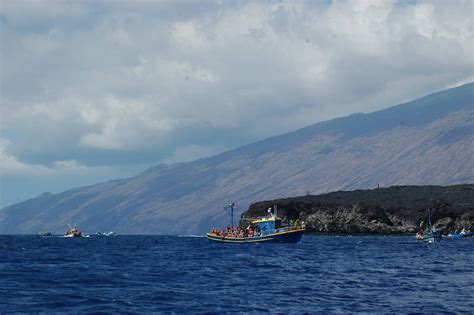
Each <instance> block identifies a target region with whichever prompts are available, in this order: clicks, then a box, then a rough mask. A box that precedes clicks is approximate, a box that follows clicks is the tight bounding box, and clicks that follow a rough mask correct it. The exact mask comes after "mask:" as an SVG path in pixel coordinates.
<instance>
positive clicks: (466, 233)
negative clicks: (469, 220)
mask: <svg viewBox="0 0 474 315" xmlns="http://www.w3.org/2000/svg"><path fill="white" fill-rule="evenodd" d="M448 237H453V238H467V237H472V232H471V231H470V230H468V229H466V228H463V229H462V230H461V232H458V231H455V232H454V233H450V234H448Z"/></svg>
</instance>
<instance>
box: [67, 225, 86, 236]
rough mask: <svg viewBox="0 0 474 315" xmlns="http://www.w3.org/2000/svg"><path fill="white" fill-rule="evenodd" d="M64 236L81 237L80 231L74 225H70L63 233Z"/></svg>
mask: <svg viewBox="0 0 474 315" xmlns="http://www.w3.org/2000/svg"><path fill="white" fill-rule="evenodd" d="M64 237H82V232H81V231H80V230H79V229H78V228H76V227H75V226H74V227H70V228H69V230H67V231H66V233H64Z"/></svg>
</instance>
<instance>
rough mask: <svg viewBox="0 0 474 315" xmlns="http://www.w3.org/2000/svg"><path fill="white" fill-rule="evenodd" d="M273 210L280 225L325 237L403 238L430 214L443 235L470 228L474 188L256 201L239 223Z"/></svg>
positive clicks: (429, 188) (391, 189)
mask: <svg viewBox="0 0 474 315" xmlns="http://www.w3.org/2000/svg"><path fill="white" fill-rule="evenodd" d="M275 206H276V207H277V209H278V216H279V217H281V218H282V219H283V221H291V220H303V221H304V222H305V224H306V228H307V232H308V233H314V234H327V235H406V234H412V233H415V232H416V230H417V228H418V226H419V224H420V222H421V221H424V222H427V220H428V212H430V213H431V219H432V223H433V225H434V226H435V227H436V228H437V229H438V230H440V231H441V232H442V233H443V234H447V233H449V232H452V231H453V230H455V229H456V228H458V227H461V226H463V227H464V226H465V227H472V226H474V184H462V185H453V186H392V187H387V188H377V189H371V190H354V191H337V192H331V193H327V194H322V195H307V196H301V197H294V198H285V199H275V200H267V201H261V202H256V203H254V204H252V205H250V207H249V209H248V210H247V211H246V212H244V213H242V215H241V224H245V223H246V222H248V221H249V220H251V219H254V218H257V217H260V216H264V215H266V213H267V209H268V208H274V207H275Z"/></svg>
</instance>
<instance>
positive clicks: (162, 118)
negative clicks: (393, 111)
mask: <svg viewBox="0 0 474 315" xmlns="http://www.w3.org/2000/svg"><path fill="white" fill-rule="evenodd" d="M2 5H3V8H2V9H1V11H0V13H1V14H2V20H1V21H2V22H1V23H2V35H3V45H2V100H1V101H2V115H1V116H2V117H1V118H0V120H1V123H2V129H3V131H4V132H3V134H4V135H7V134H8V136H4V137H6V138H8V139H10V142H11V143H10V144H9V152H10V153H11V154H12V155H13V156H15V157H17V158H15V159H14V161H16V162H15V163H20V164H21V162H19V161H24V163H25V165H54V163H55V161H71V160H74V161H76V162H77V163H78V164H79V165H92V164H94V165H101V164H107V163H115V164H127V163H130V164H135V163H144V164H146V163H156V162H160V161H163V160H167V161H178V160H179V159H180V157H182V158H183V159H186V156H202V154H206V152H210V153H214V152H215V150H216V148H219V149H222V150H224V149H226V148H231V147H235V146H238V145H241V144H244V143H247V142H251V141H254V140H257V139H261V138H264V137H266V136H270V135H274V134H278V133H283V132H286V131H290V130H293V129H296V128H298V127H302V126H304V125H307V124H311V123H314V122H317V121H321V120H325V119H329V118H333V117H336V116H339V115H345V114H350V113H353V112H361V111H372V110H375V109H380V108H383V107H386V106H389V105H394V104H396V103H399V102H403V101H407V100H409V99H413V98H416V97H420V96H423V95H424V94H427V93H429V92H432V91H435V90H441V89H443V88H446V87H449V86H452V85H453V84H456V83H457V82H466V81H469V80H472V77H473V70H474V64H473V60H472V56H473V55H474V48H473V46H472V42H473V39H474V38H473V37H474V34H473V32H474V31H473V21H472V16H471V15H472V11H473V9H474V8H473V6H474V4H473V2H471V1H418V2H417V3H416V4H414V5H412V4H410V3H406V2H399V1H333V2H332V3H331V4H324V3H317V2H302V1H301V2H300V1H297V2H295V1H282V2H281V3H278V2H255V1H248V2H245V1H243V2H235V3H233V2H232V3H231V2H223V3H221V2H217V1H198V2H192V3H189V2H185V3H181V2H179V1H178V2H170V3H168V2H139V3H136V2H127V1H120V2H114V1H112V2H107V1H105V2H100V3H96V2H92V1H91V2H88V1H81V2H67V1H46V2H44V1H43V2H41V3H40V2H36V1H9V2H2ZM13 139H14V140H13ZM229 139H232V140H229ZM144 152H146V154H145V153H144ZM9 161H10V162H8V163H10V164H8V165H11V166H10V167H12V168H13V167H14V166H13V165H14V164H15V163H14V162H12V160H9ZM5 164H7V163H6V162H5Z"/></svg>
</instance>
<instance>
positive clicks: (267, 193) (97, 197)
mask: <svg viewBox="0 0 474 315" xmlns="http://www.w3.org/2000/svg"><path fill="white" fill-rule="evenodd" d="M473 140H474V84H473V83H470V84H466V85H463V86H460V87H457V88H453V89H449V90H445V91H441V92H438V93H434V94H431V95H428V96H425V97H423V98H420V99H417V100H414V101H411V102H408V103H405V104H401V105H398V106H395V107H391V108H388V109H385V110H381V111H377V112H373V113H369V114H355V115H351V116H348V117H343V118H338V119H334V120H330V121H325V122H322V123H318V124H315V125H311V126H308V127H306V128H303V129H300V130H297V131H295V132H292V133H288V134H285V135H281V136H277V137H273V138H268V139H265V140H262V141H259V142H256V143H253V144H249V145H246V146H243V147H241V148H238V149H235V150H232V151H228V152H224V153H222V154H219V155H216V156H213V157H209V158H205V159H200V160H196V161H193V162H188V163H179V164H175V165H170V166H166V165H159V166H157V167H154V168H150V169H148V170H146V171H144V172H143V173H141V174H138V175H137V176H135V177H132V178H127V179H122V180H116V181H111V182H107V183H102V184H98V185H93V186H88V187H81V188H77V189H73V190H69V191H65V192H63V193H59V194H44V195H41V196H39V197H38V198H35V199H31V200H28V201H25V202H22V203H19V204H16V205H13V206H10V207H6V208H4V209H2V210H0V233H3V234H5V233H35V232H37V231H40V230H41V231H52V232H56V233H59V232H63V231H64V230H65V228H66V226H67V224H68V223H77V226H78V227H80V228H81V229H83V230H85V231H89V232H95V231H98V230H114V231H117V232H119V233H132V234H133V233H137V234H147V233H150V234H183V233H203V232H205V231H207V230H208V229H209V228H210V227H212V226H222V225H224V224H225V223H226V221H227V218H228V214H227V213H225V212H224V210H223V208H222V206H223V205H225V204H227V203H229V202H236V203H237V204H238V205H239V207H238V209H237V210H238V213H237V215H238V214H239V213H241V212H243V211H244V210H246V209H247V207H248V205H250V204H251V203H253V202H256V201H259V200H268V199H275V198H282V197H292V196H297V195H304V194H307V193H311V194H319V193H326V192H330V191H335V190H353V189H366V188H374V187H377V185H380V186H382V187H387V186H392V185H452V184H459V183H473V182H474V167H473V166H474V163H473V162H474V154H473V153H474V152H473V143H474V141H473Z"/></svg>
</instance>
